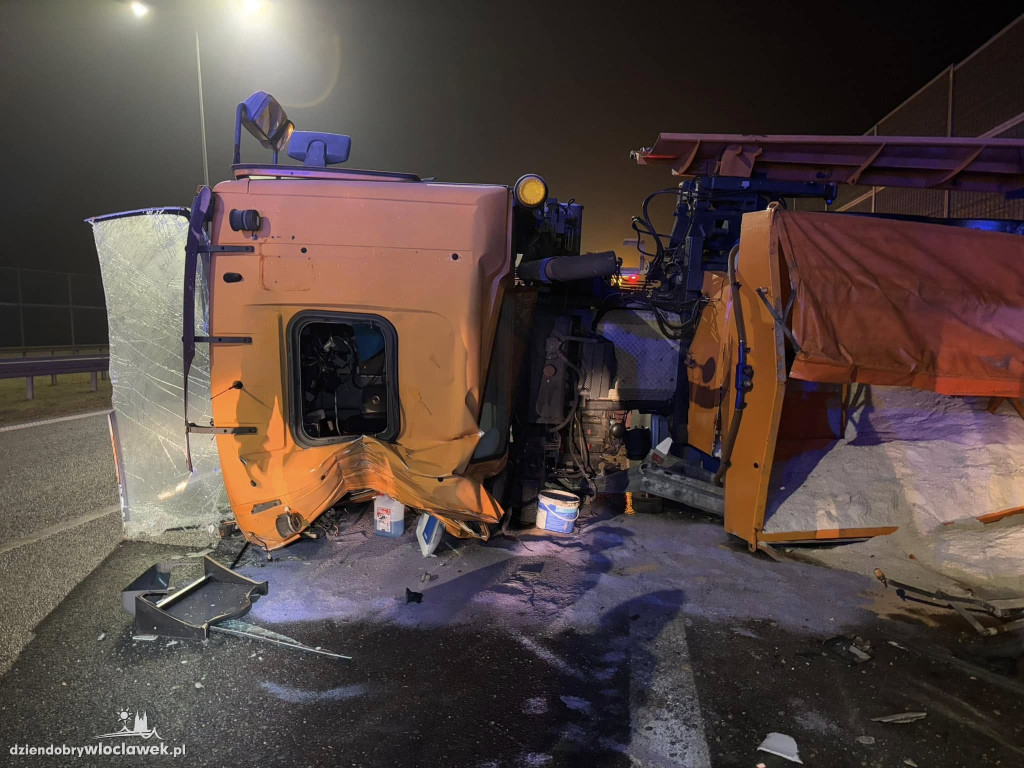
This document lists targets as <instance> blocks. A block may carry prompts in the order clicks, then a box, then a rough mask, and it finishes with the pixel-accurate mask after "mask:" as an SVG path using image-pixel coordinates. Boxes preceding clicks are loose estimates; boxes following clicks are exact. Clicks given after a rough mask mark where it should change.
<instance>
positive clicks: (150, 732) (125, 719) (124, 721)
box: [93, 708, 164, 741]
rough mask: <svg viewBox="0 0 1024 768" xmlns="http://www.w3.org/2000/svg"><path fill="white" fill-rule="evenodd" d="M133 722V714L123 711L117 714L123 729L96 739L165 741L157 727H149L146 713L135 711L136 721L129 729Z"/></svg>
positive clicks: (103, 734)
mask: <svg viewBox="0 0 1024 768" xmlns="http://www.w3.org/2000/svg"><path fill="white" fill-rule="evenodd" d="M130 720H131V713H129V712H128V709H127V708H125V709H122V710H120V711H119V712H118V713H117V722H118V725H120V726H121V727H120V728H119V729H118V730H116V731H114V732H113V733H101V734H100V735H99V736H94V737H93V738H95V739H123V738H126V737H128V736H139V737H141V738H143V739H152V738H156V739H159V740H160V741H163V740H164V739H163V736H161V735H160V734H159V733H157V732H156V726H155V725H154V726H153V727H152V728H150V727H149V718H148V717H146V713H145V712H143V713H142V714H141V715H140V714H139V711H138V710H135V721H134V723H131V726H130V727H129V721H130Z"/></svg>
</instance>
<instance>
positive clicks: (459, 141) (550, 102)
mask: <svg viewBox="0 0 1024 768" xmlns="http://www.w3.org/2000/svg"><path fill="white" fill-rule="evenodd" d="M148 5H150V7H151V9H152V10H151V12H150V13H149V14H148V15H146V16H145V17H144V18H143V19H141V20H139V19H136V18H135V16H134V15H133V14H132V12H131V10H130V8H129V6H128V4H127V3H123V2H118V1H117V0H74V1H73V2H47V0H25V1H24V2H11V1H7V2H2V3H0V13H2V17H0V50H2V51H3V64H4V66H3V68H2V72H0V96H2V104H3V109H4V115H3V117H2V119H0V137H2V143H3V147H4V151H5V158H4V167H5V173H4V178H5V182H6V183H5V189H4V193H3V200H4V212H5V214H6V223H7V226H6V231H5V236H4V247H3V256H2V258H0V263H2V264H3V265H4V266H23V267H34V268H43V269H59V270H68V271H74V272H82V273H96V272H98V267H97V265H96V256H95V253H94V251H93V248H92V238H91V233H90V231H89V228H88V226H87V225H85V224H83V223H82V219H83V218H85V217H86V216H89V215H94V214H99V213H108V212H113V211H119V210H126V209H133V208H142V207H146V206H155V205H188V204H189V203H190V201H191V198H192V195H193V193H194V191H195V187H196V185H197V184H199V183H201V182H202V161H201V149H200V140H199V136H200V134H199V114H198V96H197V86H196V58H195V48H194V34H195V31H196V30H198V31H199V33H200V37H201V45H202V67H203V86H204V91H205V93H204V95H205V105H206V124H207V135H208V148H209V156H210V176H211V182H216V181H218V180H221V179H224V178H227V177H228V174H229V165H230V162H231V144H232V125H233V120H234V111H235V105H236V104H237V103H238V102H239V101H241V100H242V99H244V98H245V97H246V96H247V95H248V94H249V93H251V92H252V91H254V90H257V89H263V90H267V91H269V92H271V93H273V94H274V95H275V96H276V97H277V98H278V99H279V100H280V101H281V102H282V103H283V104H284V105H285V107H286V109H287V110H288V114H289V117H291V118H292V119H293V121H294V122H295V124H296V126H297V127H298V128H299V129H300V130H301V129H308V130H325V131H334V132H338V133H347V134H349V135H351V136H352V140H353V149H352V158H351V160H350V161H349V165H350V166H352V167H356V168H377V169H385V170H401V171H412V172H415V173H419V174H420V175H421V176H436V177H437V178H438V179H441V180H446V181H448V180H450V181H479V182H493V183H508V184H510V183H512V182H513V181H515V179H516V178H518V177H519V176H520V175H521V174H523V173H525V172H537V173H540V174H541V175H543V176H544V177H545V178H546V179H547V181H548V184H549V187H550V189H551V193H552V194H553V195H555V196H556V197H559V198H560V199H566V198H568V197H575V198H576V199H577V201H579V202H582V203H583V204H584V205H585V214H584V233H585V234H584V247H585V248H587V249H589V250H604V249H609V248H611V249H616V250H618V251H619V252H620V254H624V252H625V251H626V250H627V249H625V248H623V247H622V246H621V242H622V239H623V238H625V237H630V236H631V235H632V231H631V230H630V226H629V222H630V217H631V215H632V214H634V213H635V212H637V210H638V207H639V204H640V201H641V200H642V198H643V197H644V195H645V194H646V193H648V192H650V191H653V190H655V189H658V188H661V187H664V186H668V185H670V184H671V183H672V179H671V177H670V176H669V174H668V171H667V169H665V168H638V167H637V166H636V165H635V164H634V163H633V162H632V161H631V160H630V159H629V154H628V153H629V150H631V149H636V148H638V147H640V146H644V145H650V144H651V143H652V142H653V141H654V139H655V138H656V136H657V134H658V132H659V131H686V132H690V131H704V132H737V133H837V134H860V133H863V132H864V131H866V130H868V129H869V128H870V127H871V126H872V125H873V124H874V123H875V122H876V121H877V120H878V119H879V118H881V117H882V116H883V115H885V114H886V113H887V112H889V111H890V110H891V109H893V108H894V107H895V106H897V105H898V104H899V103H900V102H901V101H903V100H904V99H905V98H906V97H907V96H909V95H910V94H911V93H913V92H914V91H916V90H917V89H918V88H919V87H920V86H921V85H923V84H924V83H925V82H926V81H928V80H929V79H931V78H932V77H933V76H935V75H936V74H938V72H939V71H941V70H942V69H943V68H945V67H946V66H948V65H949V64H950V63H954V62H957V61H960V60H961V59H963V58H965V57H966V56H967V55H969V54H970V53H971V52H972V51H973V50H974V49H975V48H977V47H978V46H979V45H981V44H982V43H984V42H985V41H986V40H987V39H988V38H989V37H991V36H992V35H993V34H995V33H996V32H998V31H999V30H1000V29H1001V28H1002V27H1003V26H1005V25H1006V24H1008V23H1009V22H1010V21H1012V20H1013V19H1014V18H1015V17H1016V16H1017V15H1019V14H1020V12H1021V4H1020V2H1002V3H996V2H991V3H989V2H976V3H972V4H970V6H969V12H965V10H966V9H967V7H966V6H964V5H963V4H961V3H923V2H904V3H901V2H893V1H892V0H889V1H888V2H857V3H820V4H815V3H810V2H796V1H794V2H779V1H776V2H772V3H764V2H756V3H754V2H751V3H741V2H714V1H713V2H704V3H695V2H685V1H684V0H676V1H675V2H666V3H643V2H629V3H619V4H615V5H617V9H613V4H612V3H598V2H569V1H568V0H557V2H550V3H541V2H532V3H525V2H519V3H514V2H507V3H497V2H486V0H477V2H440V1H438V0H429V1H426V2H386V1H384V0H380V1H378V2H365V1H364V0H346V1H345V2H327V1H326V0H319V1H317V0H291V1H285V0H277V1H276V2H265V3H263V6H264V10H263V11H261V12H260V13H258V14H256V15H252V14H250V15H249V16H246V15H245V14H244V11H243V10H242V9H244V8H245V7H246V5H247V3H245V2H242V1H241V0H207V1H206V2H202V3H199V2H160V1H159V0H153V1H152V2H149V3H148ZM246 138H248V137H246ZM263 157H267V158H268V159H269V155H264V153H263V150H262V149H261V148H259V147H258V145H257V144H256V143H255V141H252V140H248V141H245V142H244V144H243V160H258V159H262V158H263ZM289 162H290V161H289Z"/></svg>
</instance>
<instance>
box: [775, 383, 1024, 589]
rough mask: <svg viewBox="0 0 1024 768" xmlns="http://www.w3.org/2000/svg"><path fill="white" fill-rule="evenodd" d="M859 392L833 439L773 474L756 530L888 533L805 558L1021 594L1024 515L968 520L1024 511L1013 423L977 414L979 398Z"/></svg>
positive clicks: (1010, 416) (1021, 456)
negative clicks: (842, 430) (892, 529)
mask: <svg viewBox="0 0 1024 768" xmlns="http://www.w3.org/2000/svg"><path fill="white" fill-rule="evenodd" d="M865 389H866V390H867V391H866V392H865V393H864V394H863V395H862V396H861V397H860V398H859V401H860V402H859V404H858V405H857V407H856V408H855V409H854V410H853V411H852V412H851V414H850V421H849V424H848V425H847V430H846V435H845V438H844V439H843V440H837V441H832V442H829V443H827V444H823V445H818V446H815V448H814V449H813V450H809V451H806V452H804V453H802V454H799V455H797V456H795V457H793V458H790V459H788V460H785V461H780V462H777V463H776V466H775V467H774V469H773V473H772V486H773V491H772V495H771V496H770V497H769V499H770V500H769V506H768V510H767V517H766V524H765V529H766V530H768V531H806V530H815V529H826V528H864V527H876V526H899V531H898V532H897V533H895V534H893V535H891V536H887V537H881V538H877V539H875V540H873V541H871V542H865V543H862V544H855V545H849V546H844V547H835V548H830V549H818V550H817V551H810V550H808V551H807V552H806V554H807V555H808V556H809V557H811V558H813V559H815V560H817V561H819V562H822V563H824V564H827V565H831V566H834V567H840V568H847V569H853V570H858V571H860V572H869V573H870V571H871V570H872V569H873V568H875V567H881V568H883V570H885V571H886V573H887V574H888V575H890V576H892V577H894V578H901V577H900V576H898V575H897V573H898V572H909V573H910V574H911V575H912V576H914V577H916V578H918V579H919V580H920V579H921V578H922V577H923V576H925V575H924V574H922V573H920V571H921V569H925V570H930V571H932V572H934V573H936V574H942V575H944V576H947V577H949V578H952V579H955V580H957V581H959V582H961V583H962V584H963V585H966V586H978V587H990V588H996V589H997V590H1010V591H1021V592H1024V515H1018V516H1011V517H1008V518H1006V519H1004V520H1002V521H1001V522H999V523H990V524H987V525H986V524H982V523H979V522H978V521H977V520H976V519H975V518H976V517H977V516H978V515H984V514H987V513H991V512H998V511H1001V510H1004V509H1010V508H1013V507H1019V506H1024V419H1021V418H1020V416H1019V415H1018V414H1017V413H1016V412H1015V411H1014V410H1013V409H1012V408H1011V407H1010V406H1009V405H1008V404H1006V403H1004V404H1003V405H1002V406H1001V407H1000V408H999V409H998V411H997V412H996V413H994V414H990V413H988V412H987V411H986V410H985V407H986V406H987V404H988V400H987V398H968V397H946V396H943V395H937V394H935V393H932V392H924V391H921V390H915V389H909V388H901V387H870V388H865ZM910 555H913V558H911V557H910ZM868 560H872V561H873V562H871V563H869V562H868ZM908 561H909V562H908ZM869 565H870V567H868V566H869ZM891 571H892V572H891ZM904 580H907V581H910V580H911V579H909V578H907V579H904Z"/></svg>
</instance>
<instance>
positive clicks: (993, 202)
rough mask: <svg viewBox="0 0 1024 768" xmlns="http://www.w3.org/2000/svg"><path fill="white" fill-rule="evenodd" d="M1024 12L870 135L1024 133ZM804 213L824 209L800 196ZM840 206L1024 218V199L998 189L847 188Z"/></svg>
mask: <svg viewBox="0 0 1024 768" xmlns="http://www.w3.org/2000/svg"><path fill="white" fill-rule="evenodd" d="M1022 51H1024V16H1021V17H1019V18H1018V19H1017V20H1016V21H1014V22H1013V23H1011V24H1010V25H1009V26H1007V27H1006V28H1005V29H1003V31H1002V32H1000V33H999V34H998V35H996V36H995V37H993V38H992V39H991V40H989V41H988V42H987V43H986V44H985V45H983V46H982V47H981V48H979V49H978V50H977V51H975V52H974V53H973V54H971V55H970V56H968V57H967V58H966V59H964V60H963V61H961V62H960V63H959V64H955V65H952V66H950V67H948V68H947V69H946V70H944V71H943V72H941V73H939V74H938V75H936V76H935V78H934V79H932V80H931V81H930V82H929V83H926V84H925V85H924V86H923V87H922V88H921V89H920V90H919V91H918V92H917V93H915V94H914V95H913V96H911V97H910V98H909V99H907V100H906V101H905V102H903V103H902V104H901V105H900V106H898V107H897V108H896V109H894V110H893V111H892V112H890V113H889V114H888V115H886V116H885V117H883V118H882V119H881V120H879V121H878V122H877V123H876V124H875V125H874V126H873V127H872V128H871V130H869V131H867V135H874V136H964V137H972V138H973V137H977V136H985V137H991V138H1007V139H1011V138H1018V139H1019V138H1024V55H1022V53H1021V52H1022ZM798 208H799V209H800V210H813V209H819V210H820V209H821V208H822V206H820V205H815V204H814V202H812V201H803V200H801V201H799V204H798ZM832 210H836V211H849V212H853V213H872V212H874V213H897V214H905V215H911V216H949V217H952V218H992V219H1024V200H1007V199H1006V198H1005V197H1004V196H1003V195H1001V194H998V193H991V194H990V193H978V192H955V191H953V192H946V191H944V190H935V189H891V188H886V187H874V188H872V187H841V188H840V193H839V196H838V199H837V200H836V201H835V202H834V203H833V205H832Z"/></svg>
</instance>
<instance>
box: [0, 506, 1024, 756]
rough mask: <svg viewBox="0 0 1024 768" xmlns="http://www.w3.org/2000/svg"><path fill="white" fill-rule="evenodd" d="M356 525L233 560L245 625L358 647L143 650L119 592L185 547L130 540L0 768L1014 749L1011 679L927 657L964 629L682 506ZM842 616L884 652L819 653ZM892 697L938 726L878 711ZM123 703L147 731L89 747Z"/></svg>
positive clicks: (33, 655) (12, 718)
mask: <svg viewBox="0 0 1024 768" xmlns="http://www.w3.org/2000/svg"><path fill="white" fill-rule="evenodd" d="M368 518H369V516H368V515H364V516H362V517H359V516H358V515H356V514H351V515H345V516H343V517H341V518H340V519H338V520H334V521H327V522H326V523H325V525H324V528H323V529H322V532H323V533H324V534H325V535H324V536H323V537H321V538H320V539H319V540H317V541H308V540H307V541H302V542H300V543H299V544H297V545H295V546H293V547H290V548H288V549H286V550H283V551H281V552H280V553H278V554H277V556H276V557H275V559H274V560H273V561H272V562H268V561H267V560H266V558H265V557H264V556H263V554H262V553H260V552H258V551H253V550H252V549H250V550H249V551H248V552H247V553H246V554H245V556H244V557H243V558H242V559H241V561H240V564H239V569H240V570H241V571H242V572H243V573H245V574H246V575H248V576H250V577H252V578H255V579H260V580H263V579H265V580H267V581H268V582H269V584H270V591H269V594H268V595H267V596H265V597H262V598H261V599H260V600H259V601H258V602H257V603H256V605H255V606H254V607H253V610H252V611H251V612H250V613H249V614H248V615H247V616H246V620H247V621H249V622H252V623H254V624H256V625H258V626H262V627H266V628H268V629H272V630H273V631H275V632H278V633H282V634H284V635H287V636H289V637H292V638H294V639H295V640H298V641H301V642H303V643H305V644H307V645H309V646H314V647H315V646H321V647H323V648H326V649H329V650H332V651H337V652H340V653H345V654H349V655H351V656H353V657H354V658H353V660H352V661H341V660H336V659H330V658H324V657H321V656H315V655H311V654H305V653H302V652H296V651H294V650H288V649H284V648H281V647H277V646H273V645H269V644H266V643H261V642H257V641H252V640H247V639H239V638H234V637H224V636H211V638H210V640H208V641H207V642H205V643H200V642H187V641H172V640H169V639H167V638H161V639H158V640H154V641H145V640H135V639H133V633H132V627H131V620H130V619H129V617H128V616H127V615H126V614H124V613H123V612H122V611H121V608H120V605H119V591H120V589H121V588H122V587H124V586H125V585H126V584H127V583H129V582H130V581H131V580H132V579H134V578H135V577H136V576H138V575H139V574H140V573H141V572H142V571H143V570H144V569H145V568H147V567H148V566H149V565H151V564H153V563H154V562H157V561H161V560H169V561H170V562H174V563H177V564H178V567H177V568H176V569H175V571H174V573H175V581H176V582H177V583H184V582H186V581H188V580H189V579H190V578H191V577H192V576H193V575H194V574H193V571H195V570H196V569H197V568H198V567H199V565H198V562H197V560H196V559H195V558H190V557H188V555H189V554H190V553H189V552H188V551H187V550H184V549H182V548H180V547H169V546H165V545H158V544H152V543H148V544H146V543H139V542H126V543H124V544H122V545H120V546H119V547H118V548H117V550H116V551H115V552H114V553H113V554H112V555H111V556H110V557H108V558H107V559H106V560H105V561H104V562H103V564H102V565H101V566H100V567H99V568H97V569H96V570H95V571H94V572H93V573H92V574H91V575H90V576H89V577H88V578H87V579H85V581H83V582H82V583H81V584H80V585H79V586H78V587H77V588H76V589H75V590H74V591H73V592H72V593H71V594H70V595H69V596H68V597H67V598H66V599H65V600H64V601H63V603H62V604H61V605H60V606H59V607H58V608H57V609H56V610H55V611H53V613H52V614H51V615H50V616H49V617H47V618H46V620H45V621H43V623H42V624H41V625H40V627H39V628H38V630H37V636H36V637H35V639H34V640H33V641H32V642H31V643H30V644H29V646H28V647H27V648H26V649H25V650H24V652H23V653H22V655H21V656H20V658H19V659H18V660H17V662H16V663H15V665H14V666H13V668H12V669H11V671H10V672H8V673H7V674H6V675H5V676H4V677H3V679H2V680H0V690H2V691H3V696H2V697H0V751H2V753H3V754H4V755H5V758H6V759H5V763H6V764H12V765H18V764H31V765H104V766H110V765H121V764H125V765H128V764H132V763H133V762H134V760H133V759H132V758H127V757H113V756H106V757H91V758H90V757H85V758H82V759H70V758H52V757H51V758H47V757H37V758H29V757H19V756H17V748H18V747H19V745H20V746H25V747H44V748H45V747H46V746H47V745H49V744H55V745H68V746H69V747H75V746H81V747H89V746H92V747H95V746H96V745H98V744H100V743H108V744H116V743H117V742H128V743H130V744H140V745H143V746H144V745H146V744H165V745H166V746H167V747H168V749H171V750H173V749H174V748H175V747H180V746H182V745H184V747H185V749H186V753H185V756H184V757H180V758H177V759H176V758H173V757H171V756H168V757H166V758H161V759H158V760H155V761H147V762H149V763H151V764H158V765H185V764H188V765H209V766H225V765H260V766H278V765H280V766H294V765H303V766H316V765H325V766H326V765H331V766H334V765H345V766H398V765H401V766H446V767H449V766H451V767H452V768H458V767H461V766H467V767H471V768H497V767H498V766H509V767H510V768H511V767H513V766H514V767H516V768H518V767H519V766H563V765H565V766H572V765H579V766H624V767H625V766H637V765H640V766H673V765H681V766H708V765H713V766H746V767H748V768H752V766H755V765H757V764H758V763H761V762H763V763H765V765H767V766H780V765H791V763H787V762H785V761H784V760H783V759H782V758H778V757H775V756H773V755H769V754H766V753H764V752H758V751H757V747H758V745H759V744H760V743H761V741H762V740H763V739H764V738H765V736H767V734H768V733H770V732H780V733H784V734H787V735H789V736H792V737H793V738H794V739H795V740H796V743H797V745H798V747H799V750H800V757H801V759H802V760H803V762H804V763H805V764H807V765H821V766H830V767H836V766H856V767H858V768H859V767H860V766H903V765H918V766H922V768H924V767H925V766H959V765H964V766H966V765H971V766H980V765H993V766H994V765H1003V766H1008V765H1019V764H1021V762H1022V760H1024V735H1022V723H1024V717H1022V715H1024V697H1022V696H1021V686H1020V684H1019V683H1017V682H1016V680H1015V679H1014V678H1009V677H1007V678H1002V677H999V676H993V675H992V674H990V673H984V672H981V671H976V670H971V669H965V668H963V667H961V666H958V664H957V663H955V662H952V661H946V660H936V658H935V656H936V655H938V656H939V657H941V656H942V654H943V653H946V649H947V648H949V647H951V646H955V645H956V644H957V643H958V642H959V641H960V639H961V638H962V637H963V634H962V632H961V630H962V629H963V622H962V620H961V619H959V617H956V616H953V617H952V618H947V617H946V616H945V614H939V613H936V612H934V611H932V610H931V609H928V608H926V607H923V606H907V605H906V604H902V603H900V602H899V601H898V600H897V599H896V597H895V596H894V595H893V593H892V591H891V590H889V591H885V590H884V589H883V588H882V587H881V585H879V584H878V583H877V582H875V581H874V580H873V579H872V578H871V577H870V576H861V575H857V574H852V573H842V572H836V571H830V570H827V569H824V568H820V567H815V566H810V565H806V564H801V563H796V562H781V563H779V562H773V561H771V560H769V559H768V558H766V557H764V556H762V555H759V554H751V553H749V552H747V551H746V550H745V549H744V548H743V547H741V546H739V545H737V543H736V542H735V541H734V540H730V538H729V537H728V536H727V535H726V534H725V533H724V532H723V531H722V529H721V525H720V523H717V522H713V521H708V520H705V519H702V518H699V517H696V516H687V515H683V514H663V515H636V516H626V515H622V514H613V513H612V512H611V511H608V510H606V511H605V512H603V513H601V514H595V515H594V516H592V517H590V518H589V519H587V520H584V521H583V523H582V525H581V530H580V532H579V533H578V535H576V536H572V537H563V538H547V537H540V536H521V537H520V538H519V539H496V540H492V541H491V542H488V543H480V542H475V541H469V542H454V543H452V545H451V546H444V548H443V550H442V551H441V552H440V553H439V556H438V557H436V558H430V559H424V558H422V557H421V556H420V553H419V551H418V548H417V545H416V543H415V541H414V540H413V539H412V537H411V534H410V533H409V532H408V531H407V533H406V535H405V536H404V537H402V538H397V539H383V538H380V537H377V536H374V535H373V534H372V532H371V530H370V528H369V520H368ZM240 545H241V543H240V541H238V540H237V539H229V540H226V541H225V542H223V543H222V545H221V548H220V549H219V550H218V553H217V556H218V557H220V558H221V559H222V560H223V561H224V562H230V561H231V560H233V559H234V556H235V554H236V553H237V552H238V549H239V548H240ZM173 558H176V559H173ZM405 589H412V590H415V591H418V592H422V594H423V599H422V602H421V603H407V601H406V593H405ZM841 632H845V633H850V634H855V635H859V636H860V637H862V638H865V639H867V640H870V641H871V643H872V659H871V660H870V661H868V662H866V663H864V664H860V665H857V666H851V665H850V664H848V663H847V662H844V661H841V660H839V659H837V658H833V657H832V656H829V655H827V654H826V653H824V652H823V641H824V640H826V639H828V638H829V637H831V636H833V635H836V634H839V633H841ZM890 639H892V640H895V641H897V642H898V645H891V644H890V643H889V642H888V640H890ZM903 711H924V712H926V713H927V716H926V717H925V718H924V719H922V720H918V721H917V722H913V723H907V724H897V725H893V724H884V723H877V722H873V721H872V718H874V717H878V716H882V715H889V714H893V713H896V712H903ZM122 712H127V713H129V719H130V720H131V721H134V718H135V715H136V712H138V713H139V714H140V715H141V714H142V713H145V717H146V722H147V728H148V729H150V730H152V729H155V730H156V731H157V735H154V736H152V738H151V739H149V740H143V739H141V738H138V737H131V738H129V737H125V738H119V739H113V740H108V741H103V740H99V739H97V738H96V736H97V735H100V734H105V733H109V732H113V731H115V730H116V729H117V728H118V727H119V723H120V722H121V721H122V716H121V713H122ZM12 747H14V748H15V750H16V751H15V752H14V753H10V750H11V748H12ZM8 754H11V755H12V756H11V757H7V755H8ZM906 760H910V761H911V762H909V763H908V762H905V761H906Z"/></svg>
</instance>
